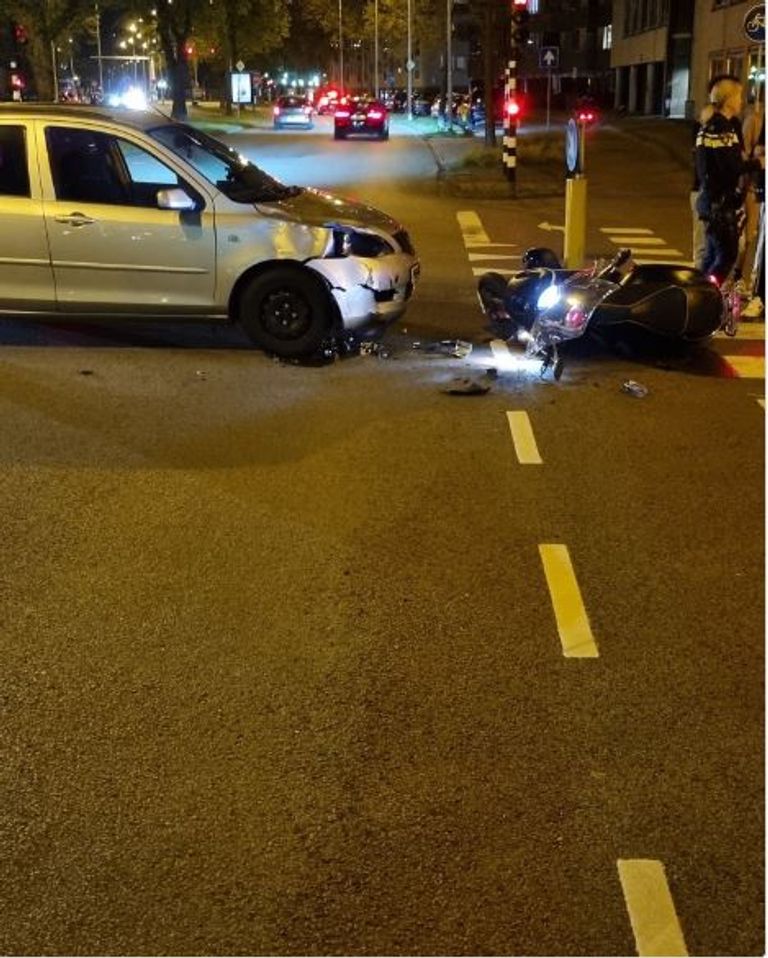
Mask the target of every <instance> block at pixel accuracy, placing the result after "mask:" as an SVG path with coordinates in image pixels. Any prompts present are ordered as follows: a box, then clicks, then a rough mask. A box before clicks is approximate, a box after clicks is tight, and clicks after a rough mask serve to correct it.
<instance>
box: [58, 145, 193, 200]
mask: <svg viewBox="0 0 768 958" xmlns="http://www.w3.org/2000/svg"><path fill="white" fill-rule="evenodd" d="M46 138H47V142H48V154H49V156H50V159H51V172H52V173H53V182H54V187H55V189H56V197H57V199H60V200H72V201H73V202H91V203H109V204H112V205H119V206H144V207H149V208H150V209H157V194H158V192H159V191H160V190H167V189H173V188H176V187H181V188H182V189H184V190H185V191H186V192H187V193H189V195H190V196H192V197H193V198H195V199H196V200H198V202H199V201H200V197H199V196H198V194H197V191H196V190H194V189H192V188H191V187H189V186H188V185H187V184H186V183H185V182H184V181H182V180H181V179H180V178H179V176H178V175H177V174H176V173H175V172H174V171H173V170H172V169H171V168H170V167H169V166H166V164H165V163H163V162H162V160H159V159H158V158H157V157H156V156H154V154H152V153H150V152H149V151H148V150H145V149H144V148H143V147H141V146H138V145H137V144H135V143H132V142H131V141H130V140H125V139H123V138H122V137H116V136H111V135H109V134H106V133H96V132H92V131H89V130H81V129H76V128H66V127H48V128H47V130H46Z"/></svg>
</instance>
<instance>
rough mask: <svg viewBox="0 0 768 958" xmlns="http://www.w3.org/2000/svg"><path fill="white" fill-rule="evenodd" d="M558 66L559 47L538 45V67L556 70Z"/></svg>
mask: <svg viewBox="0 0 768 958" xmlns="http://www.w3.org/2000/svg"><path fill="white" fill-rule="evenodd" d="M559 66H560V47H539V68H540V69H542V70H556V69H557V68H558V67H559Z"/></svg>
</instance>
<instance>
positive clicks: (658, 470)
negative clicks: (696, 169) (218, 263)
mask: <svg viewBox="0 0 768 958" xmlns="http://www.w3.org/2000/svg"><path fill="white" fill-rule="evenodd" d="M325 133H327V134H328V135H327V136H326V135H325ZM325 133H324V132H323V130H322V128H321V129H320V130H319V131H318V132H313V133H310V134H306V135H303V134H299V133H295V134H294V133H290V132H284V133H279V134H273V133H271V132H264V133H259V132H251V131H249V132H247V133H243V134H237V135H235V136H233V137H232V138H231V141H232V142H237V144H238V148H241V149H243V151H246V152H248V155H253V156H254V158H256V157H258V159H259V161H260V162H262V164H263V165H264V166H265V167H266V168H267V169H269V170H270V172H274V173H275V174H277V175H279V176H281V177H282V178H284V179H286V180H288V181H291V182H301V183H304V184H317V185H323V186H330V187H332V188H333V189H335V190H337V191H338V192H342V193H344V194H346V195H351V196H356V197H360V198H363V199H365V200H367V201H369V202H372V203H374V204H376V205H379V206H381V207H383V208H384V209H386V210H387V211H389V212H391V213H392V214H393V215H395V216H397V217H399V218H401V219H402V221H403V222H404V223H405V224H406V225H407V226H408V228H409V229H410V231H411V233H412V235H413V237H414V239H415V242H416V245H417V247H418V250H419V253H420V256H421V260H422V268H423V279H422V282H421V284H420V286H419V289H418V291H417V293H416V296H415V297H414V300H413V302H412V304H411V308H410V311H409V313H408V315H407V316H406V317H405V319H404V320H402V321H401V322H400V324H399V325H398V326H397V327H395V328H394V329H392V330H391V331H390V332H389V333H388V334H387V336H386V338H385V343H386V345H387V348H388V349H389V351H390V358H388V359H381V358H378V357H376V356H352V357H347V358H343V359H340V360H339V361H337V362H335V363H332V364H328V365H325V366H295V365H286V364H281V363H276V362H274V361H272V360H271V359H269V358H268V357H266V356H264V355H263V354H261V353H258V352H256V351H253V350H251V349H250V348H248V346H247V344H246V343H245V341H244V339H243V337H242V336H240V334H239V333H238V332H237V331H236V330H229V329H218V328H214V327H211V326H201V327H196V328H194V329H183V328H178V327H176V328H173V327H167V326H164V327H159V326H147V327H143V326H140V325H137V324H133V325H131V326H129V327H120V326H116V325H107V324H99V325H97V326H93V327H87V326H81V325H77V324H70V325H68V326H66V327H57V328H54V327H50V326H40V325H31V324H28V323H21V322H12V321H8V322H4V323H3V325H2V327H0V456H1V457H2V467H1V468H0V512H1V514H2V517H3V521H2V530H3V532H2V544H3V572H2V574H0V643H1V645H0V649H1V653H0V656H1V658H0V664H1V666H2V686H1V687H0V688H1V692H0V694H1V696H2V725H1V726H0V744H1V745H2V764H1V766H0V767H1V768H2V773H1V774H2V795H1V796H0V797H1V799H2V800H1V801H0V809H1V812H0V816H1V817H0V852H1V853H2V862H3V867H2V870H0V902H2V920H1V921H0V950H1V951H2V952H3V953H4V954H7V953H14V954H83V955H85V954H100V955H109V954H174V955H186V954H227V955H237V954H350V955H354V954H398V955H399V954H419V955H421V954H424V955H426V954H445V955H453V954H478V955H480V954H505V955H550V954H562V955H616V954H619V955H624V954H626V955H633V954H636V953H639V954H659V953H664V954H682V953H685V952H686V951H687V953H689V954H698V955H713V954H718V955H757V954H763V952H764V935H763V931H764V903H763V888H764V872H763V848H764V807H765V806H764V794H763V782H764V748H763V725H764V723H763V677H764V652H763V621H764V600H763V592H764V561H763V549H764V544H763V529H764V502H763V469H764V448H763V447H764V442H763V440H764V429H765V422H764V415H765V414H764V409H763V407H762V404H761V400H762V396H763V387H764V371H763V364H762V354H763V339H764V337H763V335H762V327H761V326H757V325H755V326H751V327H748V328H745V329H744V330H743V331H742V333H741V334H740V336H739V337H738V338H737V339H736V340H735V341H730V340H724V339H718V340H716V341H714V342H713V344H712V345H711V347H709V348H707V349H706V350H703V351H701V352H699V353H696V354H694V355H688V356H673V357H663V358H661V359H660V358H659V357H643V358H641V359H635V358H631V357H625V356H621V355H615V354H612V353H599V352H591V353H588V352H584V351H582V352H580V353H578V354H576V355H574V356H572V357H570V358H569V363H568V366H567V368H566V371H565V374H564V377H563V379H562V380H561V382H560V383H554V382H552V381H551V379H550V380H542V379H541V378H540V377H539V375H538V371H537V369H535V368H534V369H531V368H530V367H529V366H528V365H526V363H525V362H524V361H522V360H521V356H520V354H519V353H518V352H516V351H515V350H514V349H513V350H508V349H506V347H504V346H502V345H499V344H494V345H493V346H491V344H490V339H491V336H490V335H489V334H488V333H487V332H486V331H485V330H484V329H483V325H482V321H481V317H480V314H479V311H478V307H477V304H476V300H475V292H474V284H475V282H476V278H475V276H474V274H473V271H474V270H478V269H481V268H484V267H487V268H491V267H493V268H514V267H515V265H516V262H517V260H516V257H518V256H519V254H520V252H521V251H522V249H524V248H525V247H526V246H529V245H534V244H536V245H538V244H540V243H542V242H545V241H546V240H547V239H548V238H549V237H551V236H555V237H556V238H557V237H558V236H559V233H558V231H557V230H556V229H555V230H552V229H551V227H552V226H557V225H558V224H561V223H562V215H563V214H562V199H561V198H558V197H542V198H539V199H537V200H525V201H520V202H517V203H515V204H512V203H504V202H501V201H498V200H497V201H490V200H479V201H472V202H468V201H467V200H461V199H456V198H452V197H450V196H447V195H444V194H443V193H441V191H440V189H439V188H438V185H437V183H436V181H435V177H434V170H435V167H434V162H433V159H432V153H431V150H430V148H429V146H428V145H427V144H426V143H425V142H424V141H423V140H421V139H420V138H418V137H413V136H410V137H408V136H405V135H399V134H398V132H397V131H394V132H393V136H392V139H391V140H390V141H389V142H388V143H379V142H363V141H361V142H345V143H336V142H334V141H333V140H332V138H331V136H330V125H328V129H327V130H326V131H325ZM593 146H594V153H593V156H594V167H593V169H594V174H593V179H592V180H591V184H590V190H591V196H592V206H591V212H590V246H591V247H592V248H595V249H602V248H603V247H604V248H605V249H606V250H610V249H612V248H614V247H617V246H618V245H623V243H621V242H619V240H620V239H621V237H622V236H627V235H634V236H636V237H637V236H640V237H643V236H645V237H658V238H660V239H661V240H662V241H663V244H665V245H664V247H663V248H665V249H667V248H668V249H675V250H679V251H680V252H681V253H684V254H685V256H686V257H687V256H688V255H689V238H688V234H689V211H688V206H687V202H688V196H687V186H688V184H687V178H686V176H685V175H684V173H683V172H681V171H675V170H670V169H669V167H668V164H667V163H666V160H665V158H664V156H663V154H662V153H658V154H655V153H653V154H652V153H649V152H648V151H646V152H645V153H644V154H642V155H641V154H640V153H639V151H638V149H637V145H636V144H634V143H632V142H631V141H629V140H627V139H625V138H622V137H620V136H618V135H611V134H610V133H609V132H606V133H605V134H604V136H603V138H602V139H601V135H600V133H599V132H598V134H597V135H596V137H595V141H594V144H593ZM638 182H644V183H645V184H646V190H645V195H643V196H642V199H641V200H639V199H638V189H637V184H638ZM459 213H461V214H462V216H457V214H459ZM468 213H469V214H472V216H473V217H475V218H476V219H472V218H470V219H468V218H467V215H466V214H468ZM470 221H471V222H474V223H475V224H476V225H477V224H478V223H479V224H480V226H481V227H482V229H483V230H484V231H485V232H486V234H487V235H486V239H487V241H488V242H487V244H485V245H481V246H480V247H478V246H477V245H474V246H473V245H471V244H470V245H467V243H465V238H466V235H467V234H466V228H467V223H468V222H470ZM540 223H544V224H545V226H544V227H540V226H539V224H540ZM462 224H463V227H464V232H462ZM618 228H621V229H623V230H624V232H623V233H621V232H620V231H619V229H618ZM633 230H634V231H646V232H634V233H632V232H628V231H633ZM558 242H559V240H558ZM490 244H504V245H490ZM651 245H653V244H651ZM655 245H656V246H658V245H659V244H658V243H657V244H655ZM507 257H508V258H507ZM455 336H460V337H462V338H465V339H468V340H469V341H471V342H472V343H473V345H474V349H473V352H472V354H471V355H470V356H469V357H468V358H467V359H465V360H461V359H452V358H449V357H441V356H430V355H429V354H427V353H425V352H424V351H423V350H414V348H413V343H414V342H415V341H419V342H422V343H425V342H430V341H433V340H435V339H440V338H444V337H455ZM490 366H494V367H496V368H498V369H499V377H498V379H496V380H495V381H494V382H493V388H492V390H491V391H490V392H489V393H488V394H487V395H485V396H477V397H451V396H447V395H445V394H444V393H442V392H441V387H442V386H443V385H445V383H446V382H447V381H448V380H449V379H451V378H452V377H454V376H457V375H466V374H467V373H469V372H477V373H482V371H483V370H484V369H485V368H487V367H490ZM630 378H632V379H635V380H639V381H640V382H642V384H643V385H644V386H646V387H647V388H648V390H649V391H648V395H647V396H646V397H645V398H642V399H638V398H634V397H632V396H630V395H628V394H626V393H624V392H622V391H621V384H622V383H623V382H624V381H625V380H627V379H630ZM537 455H538V458H539V459H540V462H535V461H531V460H535V459H536V458H537ZM659 943H661V944H659ZM654 947H656V948H657V950H656V951H654V950H652V949H653V948H654ZM659 948H662V949H665V950H662V951H659V950H658V949H659Z"/></svg>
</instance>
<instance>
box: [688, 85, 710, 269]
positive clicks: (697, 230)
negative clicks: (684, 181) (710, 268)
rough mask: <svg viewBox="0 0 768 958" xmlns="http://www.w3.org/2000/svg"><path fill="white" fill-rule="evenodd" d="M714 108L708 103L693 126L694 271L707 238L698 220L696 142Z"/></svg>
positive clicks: (700, 258) (702, 253)
mask: <svg viewBox="0 0 768 958" xmlns="http://www.w3.org/2000/svg"><path fill="white" fill-rule="evenodd" d="M713 112H714V108H713V106H712V104H711V103H708V104H707V105H706V106H705V107H704V109H703V110H702V111H701V113H700V114H699V119H698V120H697V122H696V123H694V124H693V147H692V150H691V152H692V153H693V183H692V184H691V214H692V217H693V265H694V266H695V268H696V269H701V268H702V266H703V263H704V255H705V253H706V251H707V238H706V233H705V230H704V221H703V220H702V219H701V218H700V216H699V212H698V209H697V205H696V204H697V203H698V201H699V193H700V192H701V183H700V182H699V172H698V170H697V169H696V140H697V138H698V136H699V130H701V128H702V127H703V126H705V125H706V124H707V123H708V122H709V120H710V118H711V117H712V113H713Z"/></svg>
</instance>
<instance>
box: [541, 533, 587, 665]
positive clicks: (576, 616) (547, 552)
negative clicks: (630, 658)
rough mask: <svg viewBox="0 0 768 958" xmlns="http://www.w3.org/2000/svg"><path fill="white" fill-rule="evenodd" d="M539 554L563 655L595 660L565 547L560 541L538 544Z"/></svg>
mask: <svg viewBox="0 0 768 958" xmlns="http://www.w3.org/2000/svg"><path fill="white" fill-rule="evenodd" d="M539 554H540V555H541V561H542V564H543V566H544V574H545V575H546V577H547V585H548V586H549V594H550V596H551V598H552V606H553V608H554V611H555V619H556V620H557V631H558V633H559V634H560V642H561V644H562V647H563V655H564V656H565V657H566V658H567V659H596V658H597V657H598V656H599V654H600V653H599V652H598V651H597V644H596V643H595V640H594V637H593V635H592V629H591V627H590V624H589V619H588V618H587V612H586V609H585V608H584V603H583V602H582V599H581V592H580V591H579V584H578V582H577V581H576V574H575V573H574V571H573V565H572V564H571V557H570V555H569V554H568V547H567V546H564V545H560V544H545V545H540V546H539Z"/></svg>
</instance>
